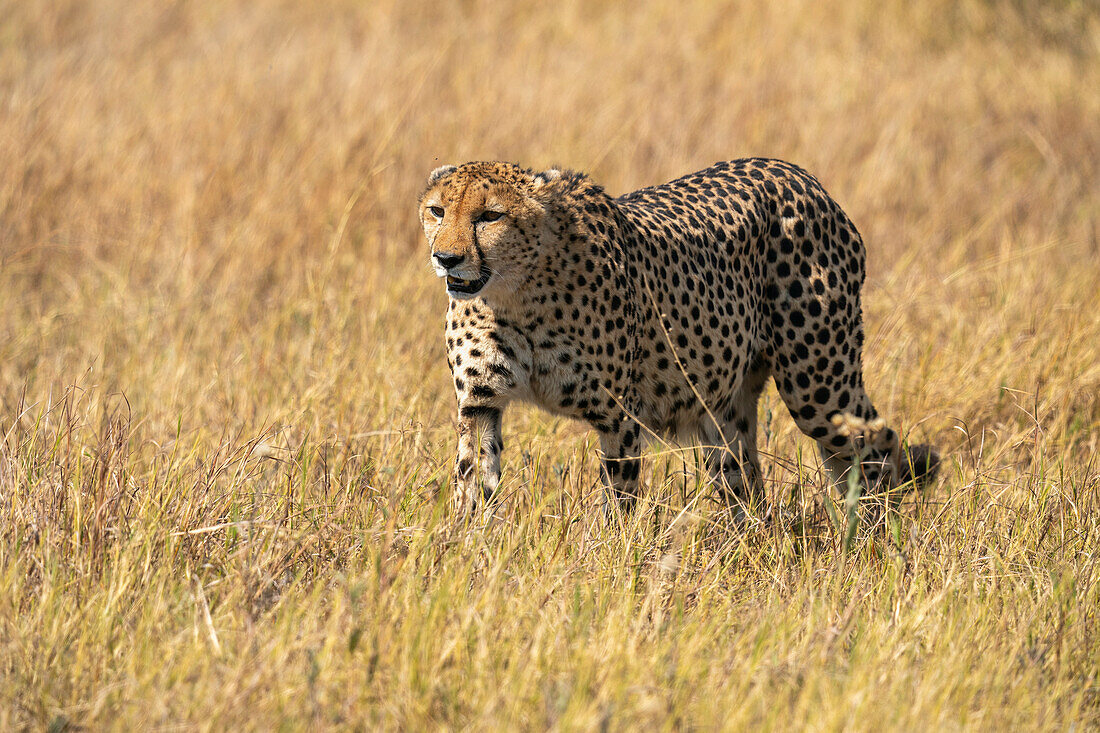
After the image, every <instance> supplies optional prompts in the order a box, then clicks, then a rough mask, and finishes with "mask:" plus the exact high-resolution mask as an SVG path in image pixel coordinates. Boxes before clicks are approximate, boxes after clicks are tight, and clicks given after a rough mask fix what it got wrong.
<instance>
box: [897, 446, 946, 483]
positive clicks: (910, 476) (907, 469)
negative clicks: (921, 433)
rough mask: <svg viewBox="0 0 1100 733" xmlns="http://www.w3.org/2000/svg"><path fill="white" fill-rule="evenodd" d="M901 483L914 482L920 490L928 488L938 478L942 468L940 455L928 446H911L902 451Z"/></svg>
mask: <svg viewBox="0 0 1100 733" xmlns="http://www.w3.org/2000/svg"><path fill="white" fill-rule="evenodd" d="M901 457H902V460H901V477H900V478H901V481H902V483H908V482H910V481H912V482H913V483H914V484H916V486H917V487H918V488H920V487H923V486H927V485H928V484H930V483H931V482H932V479H934V478H935V477H936V470H937V469H939V467H940V454H939V453H937V452H936V449H935V448H933V447H932V446H930V445H927V444H921V445H911V446H909V447H908V448H906V449H904V450H902V454H901Z"/></svg>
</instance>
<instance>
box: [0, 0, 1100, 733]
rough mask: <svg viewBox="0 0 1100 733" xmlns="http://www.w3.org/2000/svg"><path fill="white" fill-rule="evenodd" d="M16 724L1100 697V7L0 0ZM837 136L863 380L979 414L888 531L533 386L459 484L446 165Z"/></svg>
mask: <svg viewBox="0 0 1100 733" xmlns="http://www.w3.org/2000/svg"><path fill="white" fill-rule="evenodd" d="M0 110H2V112H0V431H2V434H3V436H4V441H3V443H0V537H2V539H0V679H3V680H4V684H3V685H0V689H2V691H0V725H3V727H5V728H10V727H18V726H31V727H42V726H44V725H54V726H62V727H63V726H65V725H69V724H73V725H90V726H92V727H133V726H155V725H183V726H185V727H190V726H195V727H205V726H213V727H216V728H221V727H229V726H233V727H245V728H266V727H269V725H270V724H273V723H275V722H277V721H282V722H283V723H286V724H289V725H290V726H291V727H299V726H304V725H306V724H315V725H318V724H319V725H333V726H352V727H354V726H355V725H356V724H362V725H364V726H367V727H374V726H379V725H382V726H386V727H425V726H446V727H463V726H470V727H475V728H494V727H499V726H504V725H519V726H523V727H547V726H560V727H563V728H587V727H597V726H600V725H609V726H611V727H614V728H624V727H631V726H634V725H647V726H648V725H660V726H664V727H671V728H675V727H696V726H698V727H708V728H709V727H743V726H748V725H753V726H763V727H781V728H785V727H789V726H791V725H796V724H797V725H805V726H806V727H813V728H867V729H875V728H881V727H898V728H908V729H912V728H914V727H918V726H924V725H927V724H939V725H944V726H948V727H963V728H972V727H973V728H990V727H1003V726H1008V725H1013V726H1019V725H1026V726H1027V727H1029V728H1043V727H1052V728H1062V727H1064V726H1065V725H1067V724H1068V723H1069V722H1070V721H1073V720H1079V721H1083V722H1087V723H1090V724H1092V725H1095V724H1097V723H1098V722H1100V690H1098V686H1097V685H1098V682H1097V674H1098V671H1100V645H1098V643H1097V640H1096V638H1095V633H1094V631H1093V629H1094V628H1096V627H1097V624H1096V621H1097V619H1096V608H1097V602H1098V600H1100V593H1098V592H1097V590H1096V587H1095V581H1096V578H1097V573H1096V570H1095V559H1096V554H1097V549H1098V545H1097V534H1096V532H1097V517H1098V513H1097V510H1098V509H1100V507H1098V493H1097V492H1098V485H1100V470H1098V467H1097V466H1096V463H1095V456H1096V449H1097V435H1098V432H1097V430H1098V428H1100V398H1098V395H1100V360H1098V359H1097V345H1098V344H1100V316H1098V313H1100V294H1098V293H1100V193H1098V187H1097V180H1098V173H1100V125H1098V124H1097V120H1098V119H1100V6H1097V5H1096V3H1094V2H1059V3H1038V2H1034V3H1031V2H1023V1H1022V0H1020V1H1015V2H1013V1H1004V2H1000V1H989V2H979V1H977V0H964V1H963V2H958V3H956V2H935V1H934V2H925V3H919V4H913V3H904V2H893V1H892V0H890V1H887V2H881V3H872V2H852V3H844V4H836V5H832V6H829V5H827V4H823V3H809V2H802V1H795V0H778V1H777V2H747V3H720V2H685V3H678V4H672V3H668V4H664V3H650V2H639V3H630V4H616V3H603V2H597V3H582V2H568V1H567V2H561V3H556V4H553V5H548V4H516V5H514V6H511V7H502V6H501V5H499V4H496V3H487V2H456V3H446V4H439V5H434V4H429V3H423V2H419V1H413V2H396V1H387V0H382V1H380V2H373V3H358V2H329V3H323V4H317V5H308V4H301V3H293V2H254V3H235V4H232V3H220V2H213V0H196V1H195V2H176V3H164V4H132V3H122V2H116V1H114V0H96V1H95V2H65V1H61V2H58V1H47V0H0ZM750 155H767V156H774V157H779V158H785V159H788V160H791V161H793V162H796V163H798V164H800V165H802V166H804V167H806V168H807V169H808V170H810V171H811V172H813V173H814V174H815V175H817V176H818V178H819V179H820V180H821V181H822V183H823V184H824V185H825V186H826V188H827V189H828V190H829V191H830V192H831V193H832V194H833V195H834V196H835V197H836V198H837V199H838V201H840V203H841V204H842V205H843V206H844V208H845V209H846V210H847V212H848V213H849V214H850V215H851V217H852V218H853V220H854V221H855V222H856V224H857V226H858V227H859V228H860V230H861V232H862V233H863V235H864V239H865V240H866V242H867V244H868V250H869V268H870V276H869V280H868V283H867V286H866V291H865V292H866V297H865V308H866V317H867V324H868V342H867V364H868V366H867V372H868V374H867V380H868V382H869V385H870V388H871V391H872V395H873V396H874V397H875V399H876V402H877V404H878V406H879V408H880V410H882V411H883V412H885V413H886V414H887V415H888V416H890V417H891V418H894V419H896V420H897V421H898V422H899V423H900V424H901V425H902V426H903V427H905V428H911V429H912V430H913V434H914V437H919V438H920V439H922V440H931V441H932V442H934V443H936V444H937V445H939V446H940V447H941V448H942V449H943V450H944V451H945V455H946V463H945V466H944V470H943V474H944V475H943V477H942V479H941V481H940V482H939V483H938V484H937V485H936V486H935V487H933V488H932V489H931V490H930V491H929V492H928V493H927V494H926V495H925V496H924V497H921V498H920V500H919V501H915V502H913V503H912V505H911V506H907V507H906V509H905V511H904V512H903V515H904V522H903V525H902V526H900V527H898V528H895V529H896V530H897V531H895V532H893V533H892V536H890V537H886V536H884V535H882V533H876V532H875V531H868V532H865V533H862V534H861V535H860V543H861V544H860V545H859V550H858V551H857V552H856V553H855V554H854V555H852V556H849V557H848V558H843V559H842V558H840V556H839V555H838V552H837V547H838V545H837V541H838V537H837V535H836V532H835V531H834V529H833V528H832V526H831V525H830V524H829V523H828V521H826V519H825V515H824V513H823V512H822V511H821V506H822V502H823V501H825V497H824V496H823V495H822V493H821V491H820V488H819V482H818V479H817V477H816V473H815V471H816V464H815V462H814V460H813V459H812V458H810V457H809V451H807V458H806V460H805V461H802V462H800V461H799V460H798V457H799V456H800V454H801V450H802V449H805V448H806V447H807V446H806V445H805V444H804V442H803V440H802V439H801V437H800V436H799V435H798V434H797V431H796V430H795V429H794V427H793V424H792V423H791V421H790V420H789V418H788V417H787V415H786V414H785V411H784V410H783V409H782V407H781V405H780V403H779V402H778V400H776V399H775V396H774V393H772V392H769V393H768V395H767V396H766V398H765V401H764V403H763V404H762V406H761V411H762V435H761V443H762V446H761V447H762V449H763V450H764V451H765V452H766V453H767V454H775V456H776V458H777V460H775V461H770V464H771V467H770V469H768V470H769V476H768V478H769V481H770V484H771V486H772V492H771V493H772V497H773V503H774V504H775V506H776V507H778V508H780V509H782V511H781V512H780V514H781V515H782V516H783V517H784V519H783V520H782V521H781V522H779V523H777V524H776V525H775V526H772V527H767V528H751V529H749V530H747V531H745V532H743V533H739V532H734V531H731V530H729V529H728V528H722V527H717V526H713V525H712V523H711V522H710V517H711V515H713V514H714V509H713V507H711V506H709V505H705V504H704V505H699V506H698V507H695V509H694V513H695V515H696V517H697V518H696V519H694V520H691V521H688V520H683V519H681V520H676V519H675V517H676V516H677V512H678V511H679V509H680V508H681V507H683V506H684V505H685V503H690V501H691V497H692V496H694V495H695V492H694V487H695V486H696V484H697V477H695V475H694V471H693V463H692V461H691V460H690V459H689V460H688V461H687V462H686V463H681V462H680V461H679V460H676V459H674V458H668V459H664V458H662V459H656V460H653V461H651V462H650V466H649V470H647V472H646V474H645V475H646V477H647V483H648V485H649V487H650V491H651V493H652V496H653V501H652V502H651V503H650V505H648V506H646V507H645V508H643V511H642V512H640V514H639V518H638V520H637V521H636V522H635V523H634V525H633V526H632V527H630V528H628V529H627V531H625V532H623V533H612V532H608V531H607V530H605V529H603V528H601V527H600V526H599V524H598V522H597V521H596V512H595V511H594V506H593V504H594V502H593V500H592V494H593V492H594V490H595V488H596V485H597V476H596V458H595V454H594V452H593V440H592V438H591V436H590V435H589V434H588V433H587V432H586V430H585V429H584V427H583V426H580V425H577V424H572V423H568V422H565V421H561V420H557V419H551V418H548V417H546V416H543V415H540V414H539V413H537V412H534V411H533V410H530V409H526V408H518V409H515V410H513V411H512V412H511V413H510V414H509V415H508V416H507V417H506V431H507V435H506V440H507V443H508V450H507V451H506V454H505V474H506V475H505V482H504V484H503V488H504V489H505V491H504V493H505V500H504V502H503V504H502V507H501V510H500V511H501V514H502V516H501V517H500V518H499V519H498V520H497V522H496V523H494V524H492V525H491V526H489V527H474V528H456V527H454V526H452V525H451V523H450V521H449V518H447V517H446V516H445V513H444V512H443V509H442V506H441V505H440V504H439V503H438V502H437V501H436V498H437V496H439V495H440V493H441V491H443V493H445V491H444V489H445V487H446V484H447V481H448V479H449V470H450V466H449V464H450V460H451V455H452V451H453V447H454V446H453V442H454V441H453V437H452V430H453V427H452V426H453V420H452V413H453V396H452V395H451V393H450V390H449V383H448V378H447V372H446V364H445V360H444V357H443V348H442V339H441V330H442V314H443V309H444V308H445V303H446V296H445V294H444V293H443V292H442V288H440V287H439V283H438V281H437V280H436V279H435V278H434V277H433V276H432V274H431V272H430V270H429V268H428V267H427V260H426V249H425V246H424V244H423V242H422V239H421V234H420V232H419V227H418V224H417V221H416V215H415V197H416V194H417V193H418V192H419V190H420V187H421V186H422V183H423V180H424V177H425V176H426V174H427V173H428V171H430V170H431V169H432V168H434V167H436V166H437V165H440V164H443V163H449V162H461V161H464V160H468V159H506V160H514V161H517V162H520V163H523V164H525V165H530V166H534V167H542V166H549V165H561V166H566V167H571V168H576V169H580V170H584V171H587V172H588V173H590V174H591V175H592V176H593V177H595V178H596V179H597V180H599V181H601V182H602V183H603V184H605V186H606V187H607V188H608V190H609V191H611V192H613V193H618V192H625V191H628V190H632V189H634V188H637V187H640V186H644V185H649V184H653V183H657V182H661V181H664V180H668V179H670V178H673V177H675V176H678V175H680V174H682V173H685V172H688V171H691V170H695V169H697V168H700V167H703V166H706V165H709V164H711V163H713V162H714V161H716V160H722V159H729V158H735V157H745V156H750Z"/></svg>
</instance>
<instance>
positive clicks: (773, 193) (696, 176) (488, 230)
mask: <svg viewBox="0 0 1100 733" xmlns="http://www.w3.org/2000/svg"><path fill="white" fill-rule="evenodd" d="M419 206H420V221H421V224H422V225H423V228H424V232H425V235H426V237H427V240H428V242H429V244H430V249H431V254H430V261H431V265H432V267H433V268H434V270H435V273H436V274H437V275H438V276H439V277H440V278H443V279H445V282H446V289H447V294H448V295H449V296H450V297H449V305H448V309H447V318H446V330H445V334H446V344H447V361H448V364H449V366H450V369H451V373H452V377H453V380H454V389H455V393H456V394H457V397H458V455H457V458H456V462H455V495H454V501H455V503H456V504H457V505H458V506H459V507H460V509H462V510H464V511H469V510H470V509H473V508H475V507H477V506H479V505H481V504H482V503H484V502H485V501H486V500H488V499H489V498H490V497H491V496H492V495H493V493H494V491H495V489H496V488H497V485H498V483H499V480H500V456H501V451H502V450H503V441H502V438H501V414H502V411H503V410H504V408H505V406H506V405H507V404H508V403H509V402H511V401H513V400H523V401H526V402H530V403H534V404H535V405H538V406H539V407H541V408H544V409H546V410H548V411H550V412H551V413H554V414H558V415H564V416H567V417H570V418H574V419H577V420H581V421H584V422H586V423H588V424H589V425H591V426H592V427H593V428H594V429H595V430H596V432H597V434H598V436H599V443H600V451H601V453H602V456H601V464H600V465H601V477H602V482H603V484H604V485H605V487H606V491H605V495H606V496H607V497H609V500H610V501H609V502H608V503H609V504H610V505H613V506H617V507H619V508H621V509H623V510H626V511H629V510H630V509H631V508H632V507H633V505H634V502H635V500H636V498H637V497H638V480H639V473H640V462H641V458H640V456H641V449H642V444H643V443H644V442H645V441H646V440H647V439H648V438H651V437H661V436H672V437H675V438H677V439H681V440H682V439H695V440H697V441H699V442H700V443H701V444H702V445H703V446H704V448H703V450H704V456H705V465H706V469H707V474H708V476H709V478H710V481H711V482H712V483H713V485H714V486H715V487H717V489H718V492H719V494H720V495H721V496H722V498H723V499H724V500H725V501H726V502H728V503H729V504H730V505H733V506H739V507H742V508H745V507H748V506H749V505H751V504H752V503H753V502H759V501H760V499H761V497H762V496H763V482H762V474H761V470H760V464H759V460H758V457H757V449H756V422H757V403H758V401H759V397H760V394H761V391H762V390H763V388H764V386H765V383H766V381H767V380H768V378H772V379H774V380H775V384H776V387H777V390H778V392H779V394H780V396H781V397H782V399H783V401H784V403H785V404H786V406H787V408H788V409H789V410H790V413H791V415H792V416H793V418H794V420H795V422H796V423H797V425H798V427H799V429H800V430H801V431H802V432H803V433H805V434H806V435H808V436H809V437H810V438H812V439H813V440H815V441H816V442H817V445H818V448H819V452H820V455H821V458H822V461H823V464H824V466H825V468H826V472H827V475H828V477H829V478H830V480H831V482H832V483H834V484H838V483H840V482H842V481H845V480H846V476H847V472H848V471H849V470H853V469H854V468H858V470H859V471H860V477H861V480H862V481H863V482H864V485H865V486H866V487H867V488H868V489H870V490H878V491H881V490H882V489H883V488H886V489H889V488H892V487H896V486H899V485H909V484H920V483H923V482H927V481H928V480H929V479H931V478H932V476H933V475H934V473H935V470H936V467H937V463H938V460H939V458H938V455H937V454H936V452H935V451H934V450H933V449H932V448H931V447H929V446H926V445H920V446H914V447H912V448H911V449H908V450H907V449H904V448H902V446H901V443H900V441H899V438H898V434H897V433H896V432H895V431H894V430H892V429H890V428H888V427H885V426H884V423H883V421H882V419H881V418H879V417H878V413H877V412H876V410H875V408H874V406H873V405H872V404H871V399H870V397H868V395H867V392H866V391H865V389H864V385H863V372H862V347H863V320H862V311H861V307H860V289H861V286H862V285H863V281H864V276H865V267H864V265H865V253H864V246H863V241H862V239H861V237H860V235H859V232H857V231H856V228H855V226H854V225H853V224H852V222H851V221H850V220H849V219H848V217H847V216H846V215H845V213H844V212H843V211H842V210H841V208H840V206H838V205H837V203H836V202H835V201H834V200H833V199H832V198H831V197H830V196H829V195H828V194H827V193H826V192H825V190H824V189H823V188H822V186H821V184H820V183H818V181H817V179H816V178H814V177H813V176H812V175H810V174H809V173H807V172H806V171H805V170H803V169H802V168H799V167H798V166H796V165H792V164H791V163H786V162H783V161H780V160H770V159H760V158H752V159H743V160H734V161H729V162H723V163H717V164H715V165H713V166H711V167H710V168H707V169H705V170H701V171H698V172H696V173H691V174H688V175H686V176H683V177H682V178H678V179H676V180H674V181H671V182H669V183H665V184H662V185H658V186H653V187H650V188H643V189H640V190H638V191H634V192H633V193H628V194H625V195H623V196H619V197H612V196H611V195H609V194H607V193H606V192H605V191H604V189H603V188H602V187H601V186H599V185H597V184H596V183H594V182H593V181H592V180H591V179H590V178H589V177H588V176H587V175H585V174H583V173H578V172H573V171H568V170H557V169H552V170H547V171H541V172H538V171H534V170H531V169H526V168H522V167H520V166H517V165H515V164H511V163H501V162H471V163H466V164H463V165H460V166H453V165H448V166H443V167H441V168H437V169H436V170H435V171H433V172H432V173H431V175H430V176H429V177H428V182H427V186H426V188H425V190H424V191H423V193H422V194H421V196H420V199H419ZM852 418H855V419H856V420H857V422H860V421H861V422H863V423H867V424H870V425H872V426H873V427H874V428H875V430H874V431H872V434H873V437H867V438H866V440H864V441H863V442H862V443H861V442H860V441H861V440H863V438H862V437H860V436H857V439H854V438H853V436H852V434H851V430H850V421H851V419H852Z"/></svg>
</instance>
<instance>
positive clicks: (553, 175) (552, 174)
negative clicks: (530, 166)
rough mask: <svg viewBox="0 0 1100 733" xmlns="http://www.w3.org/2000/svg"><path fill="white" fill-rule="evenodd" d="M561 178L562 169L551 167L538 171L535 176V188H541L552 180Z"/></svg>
mask: <svg viewBox="0 0 1100 733" xmlns="http://www.w3.org/2000/svg"><path fill="white" fill-rule="evenodd" d="M560 179H561V171H560V170H558V169H557V168H551V169H549V170H545V171H542V172H541V173H536V174H535V176H534V178H533V181H534V183H535V188H541V187H542V186H545V185H546V184H547V183H552V182H554V181H557V180H560Z"/></svg>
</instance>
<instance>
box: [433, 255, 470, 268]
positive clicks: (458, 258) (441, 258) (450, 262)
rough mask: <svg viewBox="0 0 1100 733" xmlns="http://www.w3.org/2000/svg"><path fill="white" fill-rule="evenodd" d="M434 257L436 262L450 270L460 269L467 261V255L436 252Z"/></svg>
mask: <svg viewBox="0 0 1100 733" xmlns="http://www.w3.org/2000/svg"><path fill="white" fill-rule="evenodd" d="M433 256H434V257H435V261H436V262H438V263H439V264H440V265H442V266H443V267H445V268H447V269H448V270H450V269H451V268H452V267H458V266H459V265H461V264H462V262H463V260H465V259H466V255H456V254H454V253H453V252H436V253H435V254H434V255H433Z"/></svg>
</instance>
